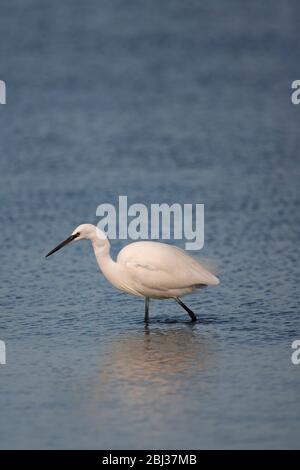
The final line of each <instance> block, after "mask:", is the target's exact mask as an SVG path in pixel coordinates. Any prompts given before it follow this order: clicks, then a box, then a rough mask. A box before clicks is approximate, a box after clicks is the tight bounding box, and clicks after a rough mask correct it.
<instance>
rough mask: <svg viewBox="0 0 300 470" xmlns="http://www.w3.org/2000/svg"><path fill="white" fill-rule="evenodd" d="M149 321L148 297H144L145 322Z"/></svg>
mask: <svg viewBox="0 0 300 470" xmlns="http://www.w3.org/2000/svg"><path fill="white" fill-rule="evenodd" d="M148 321H149V297H145V322H146V323H148Z"/></svg>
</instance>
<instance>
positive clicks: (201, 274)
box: [46, 224, 220, 321]
mask: <svg viewBox="0 0 300 470" xmlns="http://www.w3.org/2000/svg"><path fill="white" fill-rule="evenodd" d="M84 239H88V240H90V241H91V242H92V246H93V248H94V252H95V256H96V259H97V262H98V265H99V267H100V269H101V271H102V272H103V274H104V276H105V277H106V278H107V279H108V281H109V282H111V284H112V285H113V286H115V287H116V288H118V289H120V290H122V291H124V292H126V293H128V294H132V295H136V296H141V297H145V299H146V302H145V320H146V321H148V318H149V299H150V298H153V299H168V298H174V299H175V300H176V301H177V302H178V303H179V304H180V305H181V306H182V307H183V308H184V309H185V310H186V311H187V312H188V313H189V315H190V316H191V318H192V320H196V316H195V314H194V313H193V312H192V311H191V310H190V309H189V308H188V307H187V306H186V305H185V304H183V302H182V301H181V300H180V299H179V297H181V296H183V295H186V294H189V293H191V292H192V291H193V290H195V289H197V288H201V287H204V286H208V285H213V286H216V285H218V284H219V282H220V281H219V279H218V278H217V277H216V276H215V275H214V274H212V273H211V272H210V271H209V270H208V269H207V268H206V267H204V266H203V265H202V264H200V263H199V262H198V261H196V260H195V259H193V258H192V257H191V256H189V255H188V254H187V253H186V252H185V251H183V250H181V249H180V248H177V247H175V246H172V245H168V244H166V243H159V242H152V241H140V242H135V243H131V244H129V245H127V246H125V247H124V248H123V249H122V250H121V251H120V253H119V255H118V257H117V260H116V261H113V259H112V258H111V256H110V253H109V251H110V244H109V241H108V239H107V238H106V236H105V234H104V233H103V232H102V231H101V230H99V229H98V228H97V227H95V226H94V225H91V224H83V225H79V226H78V227H77V228H76V229H75V230H74V232H73V233H72V235H71V236H70V237H69V238H67V239H66V240H65V241H64V242H62V243H60V244H59V245H58V246H57V247H55V248H54V249H53V250H52V251H50V252H49V253H48V254H47V255H46V256H50V255H51V254H52V253H54V252H55V251H58V250H59V249H60V248H62V247H63V246H65V245H67V244H68V243H71V242H73V241H78V240H84Z"/></svg>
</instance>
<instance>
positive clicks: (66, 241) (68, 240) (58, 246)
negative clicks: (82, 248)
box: [45, 234, 78, 258]
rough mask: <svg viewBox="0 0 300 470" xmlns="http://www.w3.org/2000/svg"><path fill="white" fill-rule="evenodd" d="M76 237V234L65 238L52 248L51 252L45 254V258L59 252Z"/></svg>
mask: <svg viewBox="0 0 300 470" xmlns="http://www.w3.org/2000/svg"><path fill="white" fill-rule="evenodd" d="M76 236H78V235H77V234H75V235H71V236H70V237H69V238H67V239H66V240H64V241H63V242H61V243H60V244H59V245H57V246H56V247H55V248H53V250H51V251H49V253H47V254H46V256H45V258H48V256H50V255H53V253H55V252H56V251H58V250H60V249H61V248H63V247H64V246H66V245H68V244H69V243H70V242H72V241H73V240H74V239H75V238H76Z"/></svg>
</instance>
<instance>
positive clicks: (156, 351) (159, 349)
mask: <svg viewBox="0 0 300 470" xmlns="http://www.w3.org/2000/svg"><path fill="white" fill-rule="evenodd" d="M213 350H214V348H213V341H212V339H211V337H210V336H209V335H208V334H207V333H201V332H199V330H196V329H195V328H194V326H193V324H192V325H189V327H187V325H181V327H179V326H177V325H176V326H175V325H174V326H172V325H170V324H168V326H167V328H166V329H164V328H163V327H160V328H159V327H157V326H153V325H151V324H150V325H146V326H145V327H144V330H143V331H141V330H140V329H138V330H136V331H130V332H126V333H123V334H120V335H119V336H118V337H117V338H116V339H115V340H114V341H113V342H112V343H111V344H110V347H109V350H108V354H107V357H106V359H105V360H104V363H103V364H102V370H101V372H100V373H99V376H98V380H97V395H98V398H99V399H101V400H103V398H104V397H107V394H109V396H110V397H111V398H112V395H113V394H115V395H118V396H115V397H114V399H116V400H121V401H122V402H123V403H124V402H125V403H126V405H133V404H134V405H138V404H140V405H147V404H148V405H149V404H151V403H152V402H154V401H155V400H157V399H158V398H160V399H162V398H163V397H168V398H169V397H170V396H172V395H175V396H176V394H177V395H178V394H181V393H182V392H183V391H184V390H186V386H187V383H188V382H189V381H190V380H193V378H194V379H196V378H197V381H198V380H199V378H200V376H201V374H202V373H203V372H204V371H205V370H207V368H208V364H211V361H212V360H213V359H212V352H213Z"/></svg>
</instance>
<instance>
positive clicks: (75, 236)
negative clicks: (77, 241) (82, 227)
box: [73, 232, 80, 240]
mask: <svg viewBox="0 0 300 470" xmlns="http://www.w3.org/2000/svg"><path fill="white" fill-rule="evenodd" d="M79 235H80V232H77V233H74V235H73V240H74V238H78V237H79Z"/></svg>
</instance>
